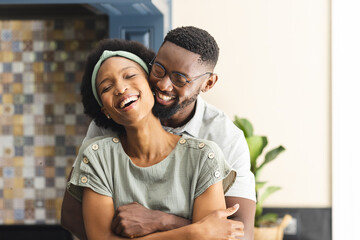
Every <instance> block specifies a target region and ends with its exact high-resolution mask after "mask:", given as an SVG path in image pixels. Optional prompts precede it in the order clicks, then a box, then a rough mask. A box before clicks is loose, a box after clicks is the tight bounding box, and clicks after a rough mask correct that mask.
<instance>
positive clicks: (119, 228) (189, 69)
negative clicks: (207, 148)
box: [61, 27, 256, 239]
mask: <svg viewBox="0 0 360 240" xmlns="http://www.w3.org/2000/svg"><path fill="white" fill-rule="evenodd" d="M218 56H219V48H218V46H217V44H216V41H215V39H214V38H213V37H212V36H211V35H210V34H209V33H207V32H206V31H204V30H202V29H198V28H195V27H182V28H176V29H174V30H172V31H170V32H169V33H168V34H167V35H166V37H165V39H164V42H163V44H162V46H161V47H160V49H159V51H158V54H157V55H156V57H155V59H154V60H153V61H152V63H151V64H152V71H151V73H150V85H151V87H152V90H153V92H154V96H155V106H154V109H153V112H154V114H155V115H156V116H158V117H159V118H160V120H161V123H162V125H163V126H164V128H165V129H166V130H167V131H169V132H172V133H175V134H189V135H191V136H194V137H198V138H203V139H208V140H212V141H214V142H216V143H217V144H218V145H219V146H220V148H221V149H222V150H223V152H224V155H225V158H226V159H227V161H228V162H229V164H230V165H231V166H232V167H233V168H234V169H235V170H236V171H237V180H236V181H235V183H234V185H233V186H232V187H231V188H230V190H229V191H228V192H227V194H226V196H225V200H226V205H227V207H231V206H233V205H234V204H236V203H239V204H240V208H239V210H238V211H237V212H236V213H235V214H234V215H232V217H231V218H232V219H233V220H238V221H242V222H243V223H244V225H245V228H244V232H245V237H244V238H243V239H253V226H254V215H255V208H256V207H255V181H254V176H253V174H252V173H251V171H250V157H249V151H248V147H247V144H246V140H245V138H244V135H243V133H242V132H241V131H240V130H239V129H238V128H237V127H236V126H235V125H234V124H233V123H232V121H231V120H230V119H229V118H228V117H226V116H225V114H224V113H223V112H221V111H219V110H218V109H216V108H215V107H213V106H211V105H209V104H207V103H206V102H205V101H204V100H203V99H202V98H200V97H199V96H198V95H199V93H200V91H202V92H207V91H208V90H210V89H211V88H212V87H213V86H214V85H215V83H216V82H217V80H218V76H217V75H216V74H215V73H213V70H214V68H215V65H216V63H217V60H218ZM108 131H109V130H106V129H101V128H99V127H97V126H96V125H95V123H94V122H92V123H91V125H90V126H89V130H88V133H87V136H86V139H89V138H92V137H95V136H99V135H105V134H107V133H108ZM72 204H75V205H76V204H77V208H78V209H79V211H77V212H74V210H73V209H74V208H72V207H71V206H72ZM79 217H80V218H79ZM79 220H80V221H79ZM81 220H82V216H81V203H79V202H76V200H75V199H73V198H72V197H71V196H70V195H69V194H68V193H65V196H64V202H63V208H62V219H61V221H62V224H63V225H64V226H65V227H66V228H68V229H70V230H72V231H73V232H75V233H77V234H79V235H80V236H85V232H84V229H83V225H81V226H79V222H81V223H82V221H81ZM190 223H191V222H190V221H189V220H187V219H182V218H180V217H177V216H174V215H169V214H166V213H163V212H160V211H153V210H149V209H146V208H144V207H143V206H141V205H139V204H128V205H124V206H121V207H119V208H118V209H117V213H116V215H115V217H114V220H113V224H112V228H113V230H114V231H115V232H116V233H117V234H119V235H123V236H134V235H135V236H143V235H146V234H149V233H153V232H157V231H167V230H171V229H174V228H179V227H182V226H185V225H188V224H190Z"/></svg>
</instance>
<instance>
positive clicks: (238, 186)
mask: <svg viewBox="0 0 360 240" xmlns="http://www.w3.org/2000/svg"><path fill="white" fill-rule="evenodd" d="M164 129H165V130H167V131H168V132H171V133H174V134H177V135H182V134H187V135H190V136H192V137H196V138H200V139H207V140H211V141H213V142H215V143H216V144H217V145H218V146H219V147H220V149H221V150H222V151H223V153H224V156H225V159H226V161H227V162H228V163H229V164H230V166H231V167H232V168H233V169H234V170H235V171H236V172H237V177H236V180H235V183H234V184H233V186H232V187H231V188H230V189H229V191H228V192H227V193H226V196H232V197H241V198H247V199H251V200H253V201H256V197H255V178H254V175H253V174H252V172H251V171H250V153H249V148H248V145H247V143H246V140H245V137H244V134H243V132H242V131H241V130H240V129H239V128H237V127H236V126H235V125H234V124H233V122H232V121H231V120H230V118H229V117H227V116H226V114H225V113H224V112H222V111H220V110H219V109H217V108H215V107H214V106H212V105H211V104H209V103H206V102H205V101H204V100H203V99H202V98H201V97H200V96H199V97H198V99H197V101H196V108H195V114H194V116H193V117H192V118H191V120H190V121H189V122H188V123H186V124H185V125H184V126H182V127H178V128H171V127H165V126H164ZM109 134H113V132H112V131H111V130H110V129H103V128H100V127H98V126H96V124H95V122H94V121H92V122H91V124H90V126H89V129H88V132H87V135H86V137H85V139H84V141H85V140H88V139H90V138H93V137H97V136H102V135H109Z"/></svg>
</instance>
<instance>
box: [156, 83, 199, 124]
mask: <svg viewBox="0 0 360 240" xmlns="http://www.w3.org/2000/svg"><path fill="white" fill-rule="evenodd" d="M199 94H200V88H199V89H198V90H197V91H196V93H195V94H194V95H193V96H192V97H190V98H187V99H185V100H184V101H183V102H182V103H179V101H180V100H179V98H178V97H176V101H175V103H174V104H173V105H172V106H170V107H165V106H163V105H161V104H159V103H158V102H156V98H155V104H154V107H153V109H152V112H153V114H154V115H155V116H156V117H157V118H160V119H161V120H167V119H170V118H171V117H172V116H173V115H174V114H175V113H177V112H178V111H181V110H182V109H184V108H186V107H187V106H189V105H190V104H191V103H193V102H195V101H196V99H197V96H198V95H199Z"/></svg>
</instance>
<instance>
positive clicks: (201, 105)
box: [164, 96, 205, 137]
mask: <svg viewBox="0 0 360 240" xmlns="http://www.w3.org/2000/svg"><path fill="white" fill-rule="evenodd" d="M204 111H205V102H204V100H203V99H202V98H201V97H200V96H198V97H197V100H196V105H195V113H194V116H193V117H192V118H191V119H190V121H189V122H187V123H186V124H185V125H183V126H181V127H177V128H172V127H166V126H164V129H165V130H167V131H169V132H171V133H174V134H182V133H186V134H189V135H191V136H192V137H197V136H198V135H199V131H200V127H201V125H202V120H203V116H204Z"/></svg>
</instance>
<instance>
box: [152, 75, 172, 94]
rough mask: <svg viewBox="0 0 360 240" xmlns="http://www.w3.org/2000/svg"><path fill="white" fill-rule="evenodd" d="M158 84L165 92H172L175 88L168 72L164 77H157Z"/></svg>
mask: <svg viewBox="0 0 360 240" xmlns="http://www.w3.org/2000/svg"><path fill="white" fill-rule="evenodd" d="M156 86H157V87H158V88H159V90H160V91H164V92H170V91H172V90H173V84H172V82H171V80H170V77H169V75H168V74H166V75H165V76H164V77H163V78H160V79H157V82H156Z"/></svg>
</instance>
